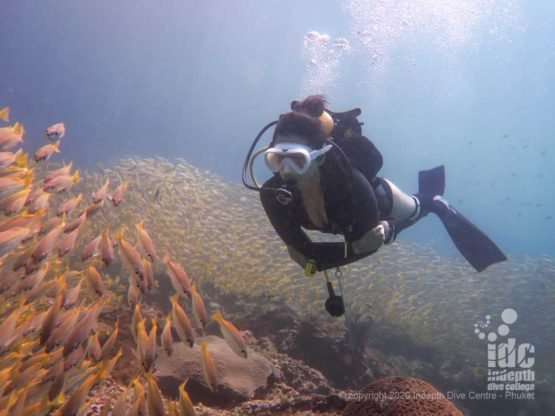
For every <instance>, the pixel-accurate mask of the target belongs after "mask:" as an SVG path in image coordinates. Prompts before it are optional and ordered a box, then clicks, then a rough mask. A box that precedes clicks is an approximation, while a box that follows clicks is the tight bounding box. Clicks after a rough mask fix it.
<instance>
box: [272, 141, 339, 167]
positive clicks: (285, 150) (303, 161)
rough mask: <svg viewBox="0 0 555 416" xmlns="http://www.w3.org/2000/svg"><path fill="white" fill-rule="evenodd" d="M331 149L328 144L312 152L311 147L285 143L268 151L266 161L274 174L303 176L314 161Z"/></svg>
mask: <svg viewBox="0 0 555 416" xmlns="http://www.w3.org/2000/svg"><path fill="white" fill-rule="evenodd" d="M331 148H332V145H331V144H328V145H326V146H324V147H322V148H321V149H316V150H312V149H311V148H310V147H308V146H304V145H302V144H299V143H288V142H284V143H279V144H276V145H275V146H273V147H270V148H269V149H268V150H266V153H265V155H264V161H265V162H266V165H267V166H268V168H269V169H270V170H271V171H272V172H273V173H277V172H279V171H281V170H283V171H284V172H294V173H296V174H298V175H302V174H303V173H305V172H306V171H307V170H308V169H309V168H310V164H311V163H312V161H313V160H315V159H316V158H318V157H320V156H322V155H323V154H325V153H326V152H327V151H328V150H330V149H331Z"/></svg>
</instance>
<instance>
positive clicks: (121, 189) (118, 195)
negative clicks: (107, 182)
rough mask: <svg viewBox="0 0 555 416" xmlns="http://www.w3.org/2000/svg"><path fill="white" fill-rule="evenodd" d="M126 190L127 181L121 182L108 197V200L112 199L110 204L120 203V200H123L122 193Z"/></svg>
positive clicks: (116, 204)
mask: <svg viewBox="0 0 555 416" xmlns="http://www.w3.org/2000/svg"><path fill="white" fill-rule="evenodd" d="M126 190H127V182H122V183H121V184H120V185H119V186H118V187H117V188H116V190H115V191H114V193H113V194H112V196H111V197H110V200H111V201H112V204H114V206H115V207H117V206H118V205H119V204H121V201H122V200H123V194H124V193H125V191H126Z"/></svg>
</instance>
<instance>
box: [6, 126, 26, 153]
mask: <svg viewBox="0 0 555 416" xmlns="http://www.w3.org/2000/svg"><path fill="white" fill-rule="evenodd" d="M24 135H25V129H24V128H23V126H22V125H21V124H20V123H19V122H17V123H15V124H14V125H13V126H9V127H0V150H11V149H13V148H14V147H15V146H17V145H18V144H20V143H21V142H23V136H24Z"/></svg>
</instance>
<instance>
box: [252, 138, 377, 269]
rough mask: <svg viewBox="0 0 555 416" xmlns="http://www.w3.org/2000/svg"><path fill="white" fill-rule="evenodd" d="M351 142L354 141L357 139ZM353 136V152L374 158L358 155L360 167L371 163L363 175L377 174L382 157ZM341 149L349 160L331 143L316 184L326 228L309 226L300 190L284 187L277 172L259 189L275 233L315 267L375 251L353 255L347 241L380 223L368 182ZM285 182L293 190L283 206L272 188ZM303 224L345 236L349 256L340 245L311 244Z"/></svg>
mask: <svg viewBox="0 0 555 416" xmlns="http://www.w3.org/2000/svg"><path fill="white" fill-rule="evenodd" d="M355 140H356V141H357V142H358V143H355ZM355 140H353V141H352V142H350V144H352V145H355V144H356V146H355V147H353V151H354V153H355V154H357V155H359V156H360V155H362V156H368V155H372V157H373V159H372V158H369V157H361V158H360V159H359V161H360V163H361V164H362V166H368V167H369V169H368V170H367V171H366V172H365V174H366V175H370V174H372V173H374V175H375V173H377V171H378V170H379V169H380V168H381V163H382V159H381V155H380V154H379V152H378V151H377V149H376V148H375V147H374V145H373V144H372V143H371V142H370V141H369V140H368V139H366V138H365V137H363V136H357V137H356V139H355ZM335 142H336V143H337V142H338V141H335ZM341 147H342V148H343V149H344V150H346V151H345V153H347V155H348V157H349V159H347V158H346V157H345V154H342V153H341V150H339V149H338V148H337V147H335V146H334V147H333V148H332V149H331V150H330V151H329V152H328V153H327V154H326V160H325V162H324V163H323V164H322V165H321V166H320V183H321V187H322V192H323V195H324V202H325V209H326V214H327V218H328V224H327V225H326V226H325V228H323V229H319V228H318V227H316V226H315V225H314V224H312V222H311V221H310V219H309V217H308V214H307V212H306V210H305V207H304V204H303V201H302V194H301V192H300V191H299V190H298V189H297V188H296V187H295V186H294V184H287V185H286V184H285V183H284V181H283V180H282V178H281V177H280V176H279V174H276V175H274V176H273V177H272V178H270V179H269V180H268V181H266V182H265V183H264V185H263V187H262V189H261V192H260V199H261V202H262V206H263V207H264V209H265V211H266V214H267V215H268V218H269V219H270V222H271V223H272V225H273V226H274V228H275V229H276V231H277V233H278V235H279V236H280V237H281V239H282V240H283V241H284V242H285V243H286V244H287V245H289V246H292V247H294V248H295V249H296V250H298V251H299V252H300V253H302V254H303V255H304V256H305V257H306V258H307V260H315V261H316V269H317V270H325V269H330V268H335V267H338V266H342V265H345V264H349V263H352V262H354V261H357V260H359V259H361V258H364V257H366V256H368V255H370V254H373V253H375V252H376V250H372V251H368V252H365V253H360V254H355V253H354V251H353V250H352V248H351V246H350V244H349V243H350V242H352V241H357V240H358V239H360V238H361V237H362V236H363V235H364V234H366V233H367V232H368V231H369V230H371V229H372V228H374V227H375V226H376V225H377V224H378V222H379V220H380V212H379V208H378V203H377V201H376V197H375V194H374V191H373V189H372V186H371V185H370V183H369V180H368V179H367V177H365V175H363V174H362V173H361V172H360V171H359V170H358V169H356V168H355V166H356V164H358V163H357V161H356V160H353V158H352V156H351V154H349V153H350V152H349V153H348V150H349V149H345V148H344V146H343V144H342V145H341ZM349 160H351V163H350V162H349ZM284 186H286V187H287V189H288V190H289V191H290V192H292V193H293V200H292V201H291V202H290V203H289V204H287V205H283V204H282V203H280V202H279V201H278V200H277V199H276V191H275V188H280V187H284ZM265 188H273V189H265ZM301 227H304V228H305V229H309V230H319V231H321V232H323V233H333V234H342V235H344V236H345V241H346V242H347V256H345V244H344V243H342V242H312V241H311V240H310V238H309V237H308V236H307V235H306V233H305V232H304V230H303V229H302V228H301Z"/></svg>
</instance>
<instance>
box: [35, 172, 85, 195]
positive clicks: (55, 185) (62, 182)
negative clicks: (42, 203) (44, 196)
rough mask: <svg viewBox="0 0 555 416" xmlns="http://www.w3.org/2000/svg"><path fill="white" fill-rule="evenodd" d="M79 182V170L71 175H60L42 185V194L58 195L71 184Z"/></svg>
mask: <svg viewBox="0 0 555 416" xmlns="http://www.w3.org/2000/svg"><path fill="white" fill-rule="evenodd" d="M77 182H79V169H77V170H76V171H75V172H73V175H60V176H56V177H55V178H53V179H51V180H49V181H48V182H47V183H45V184H44V186H43V188H42V189H44V192H49V193H59V192H64V191H67V190H69V189H70V188H71V187H72V186H73V184H76V183H77Z"/></svg>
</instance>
